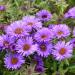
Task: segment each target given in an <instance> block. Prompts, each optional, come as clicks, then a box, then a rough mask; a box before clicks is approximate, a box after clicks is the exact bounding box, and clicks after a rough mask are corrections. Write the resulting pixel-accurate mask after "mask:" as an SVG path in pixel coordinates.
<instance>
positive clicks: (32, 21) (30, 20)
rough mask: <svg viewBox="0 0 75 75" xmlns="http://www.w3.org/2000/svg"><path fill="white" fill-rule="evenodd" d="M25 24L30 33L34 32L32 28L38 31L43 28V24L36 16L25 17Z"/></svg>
mask: <svg viewBox="0 0 75 75" xmlns="http://www.w3.org/2000/svg"><path fill="white" fill-rule="evenodd" d="M23 22H24V25H25V26H26V27H27V28H28V29H29V30H30V31H32V28H34V29H36V30H38V29H40V28H42V23H41V22H40V21H39V19H38V18H35V16H25V17H23Z"/></svg>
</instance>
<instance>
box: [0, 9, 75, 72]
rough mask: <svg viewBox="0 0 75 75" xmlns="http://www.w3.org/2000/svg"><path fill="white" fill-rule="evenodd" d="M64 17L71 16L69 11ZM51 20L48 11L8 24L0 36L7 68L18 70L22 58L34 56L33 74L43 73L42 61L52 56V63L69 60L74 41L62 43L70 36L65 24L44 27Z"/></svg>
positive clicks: (22, 61) (1, 48)
mask: <svg viewBox="0 0 75 75" xmlns="http://www.w3.org/2000/svg"><path fill="white" fill-rule="evenodd" d="M67 14H70V15H71V16H73V15H72V14H71V11H69V13H67ZM67 14H65V16H66V15H67ZM51 18H52V14H51V13H50V12H49V11H47V10H41V11H39V12H37V13H36V15H35V16H31V15H28V16H24V17H23V18H22V20H18V21H15V22H13V23H11V24H10V25H9V26H8V27H7V28H6V29H5V34H2V35H1V36H0V50H1V51H4V50H5V51H6V55H5V57H4V64H5V65H4V66H5V67H6V68H8V69H12V70H13V69H18V68H20V67H21V66H22V65H23V64H24V63H25V61H26V60H25V58H27V57H28V56H30V55H32V56H34V55H35V54H37V57H36V56H34V59H35V60H36V61H37V64H36V67H35V70H38V71H39V72H40V71H44V63H43V61H42V58H47V57H48V56H50V55H52V56H53V57H54V58H55V60H57V61H61V60H64V59H67V58H70V57H72V53H73V46H74V47H75V39H73V40H71V41H66V40H65V39H67V37H69V36H70V35H71V30H70V28H69V27H68V25H66V24H52V25H49V27H46V26H44V22H47V21H49V20H51ZM73 36H75V28H74V31H73ZM55 39H56V41H55V42H54V40H55ZM73 43H74V44H73Z"/></svg>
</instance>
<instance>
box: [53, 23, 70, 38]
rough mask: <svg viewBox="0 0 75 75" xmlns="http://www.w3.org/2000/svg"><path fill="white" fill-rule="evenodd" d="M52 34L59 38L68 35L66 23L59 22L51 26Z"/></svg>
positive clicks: (68, 30)
mask: <svg viewBox="0 0 75 75" xmlns="http://www.w3.org/2000/svg"><path fill="white" fill-rule="evenodd" d="M53 32H54V35H55V36H56V37H57V38H58V39H59V38H62V37H67V36H69V35H70V29H69V27H68V26H67V25H66V24H59V25H55V26H54V27H53Z"/></svg>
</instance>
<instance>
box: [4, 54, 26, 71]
mask: <svg viewBox="0 0 75 75" xmlns="http://www.w3.org/2000/svg"><path fill="white" fill-rule="evenodd" d="M4 63H5V67H6V68H8V69H12V70H13V69H18V68H20V67H21V65H22V64H23V63H25V60H24V58H23V56H21V55H20V54H6V56H5V58H4Z"/></svg>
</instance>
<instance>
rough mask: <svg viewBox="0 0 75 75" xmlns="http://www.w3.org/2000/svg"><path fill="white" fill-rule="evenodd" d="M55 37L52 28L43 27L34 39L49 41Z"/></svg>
mask: <svg viewBox="0 0 75 75" xmlns="http://www.w3.org/2000/svg"><path fill="white" fill-rule="evenodd" d="M52 38H53V32H52V30H50V29H48V28H42V29H40V30H38V31H37V32H36V34H35V35H34V39H35V40H37V41H49V40H50V39H52Z"/></svg>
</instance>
